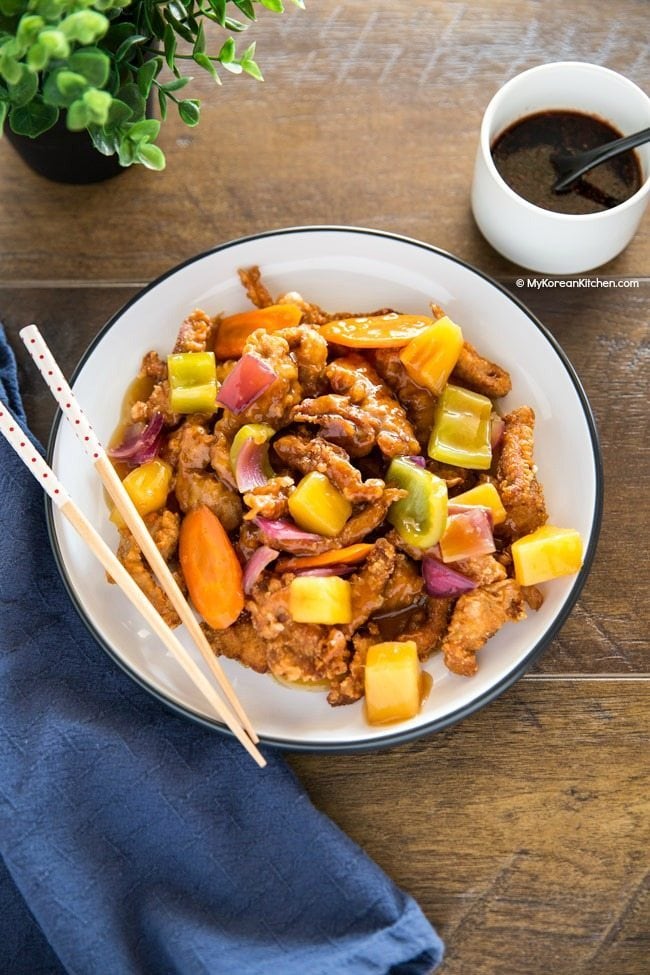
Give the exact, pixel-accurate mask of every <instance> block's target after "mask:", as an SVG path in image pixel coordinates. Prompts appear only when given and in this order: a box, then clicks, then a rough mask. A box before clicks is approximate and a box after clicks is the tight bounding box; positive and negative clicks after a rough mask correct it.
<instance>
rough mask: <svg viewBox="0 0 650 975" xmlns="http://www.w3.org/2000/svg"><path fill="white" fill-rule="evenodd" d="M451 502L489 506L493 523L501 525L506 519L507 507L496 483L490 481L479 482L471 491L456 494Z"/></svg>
mask: <svg viewBox="0 0 650 975" xmlns="http://www.w3.org/2000/svg"><path fill="white" fill-rule="evenodd" d="M449 503H450V504H472V505H473V504H476V505H479V507H481V508H489V509H490V511H491V512H492V524H493V525H501V524H503V522H504V521H505V520H506V509H505V508H504V507H503V504H502V503H501V498H500V496H499V492H498V491H497V489H496V488H495V486H494V484H491V483H490V482H489V481H488V482H486V483H485V484H477V485H476V487H474V488H472V489H471V490H470V491H465V492H464V493H463V494H458V495H456V497H455V498H452V499H451V501H450V502H449Z"/></svg>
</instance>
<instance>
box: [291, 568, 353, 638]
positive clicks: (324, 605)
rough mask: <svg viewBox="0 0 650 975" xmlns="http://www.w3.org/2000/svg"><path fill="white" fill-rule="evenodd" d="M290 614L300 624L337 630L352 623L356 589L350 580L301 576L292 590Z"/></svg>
mask: <svg viewBox="0 0 650 975" xmlns="http://www.w3.org/2000/svg"><path fill="white" fill-rule="evenodd" d="M289 612H290V613H291V618H292V619H293V620H294V621H295V622H296V623H323V624H327V625H328V626H334V625H335V624H337V623H350V622H351V620H352V587H351V586H350V583H349V582H348V581H347V580H346V579H340V578H339V577H338V576H330V577H329V578H327V579H323V578H313V577H312V578H310V577H305V576H298V577H297V578H295V579H292V581H291V585H290V587H289Z"/></svg>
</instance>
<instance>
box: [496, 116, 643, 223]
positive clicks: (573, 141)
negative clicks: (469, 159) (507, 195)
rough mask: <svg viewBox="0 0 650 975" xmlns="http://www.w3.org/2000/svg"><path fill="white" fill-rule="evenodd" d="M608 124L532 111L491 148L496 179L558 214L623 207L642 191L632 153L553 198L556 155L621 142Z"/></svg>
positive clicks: (505, 132)
mask: <svg viewBox="0 0 650 975" xmlns="http://www.w3.org/2000/svg"><path fill="white" fill-rule="evenodd" d="M621 135H622V133H621V132H618V131H617V130H616V129H615V128H614V127H613V126H612V125H610V124H609V123H608V122H605V121H603V120H602V119H600V118H597V117H596V116H593V115H586V114H584V113H583V112H574V111H565V110H554V111H545V112H536V113H535V114H534V115H527V116H525V117H524V118H521V119H518V120H517V121H516V122H513V124H512V125H510V126H509V127H508V128H507V129H506V130H505V131H504V132H502V133H501V134H500V135H499V136H498V137H497V138H496V139H495V141H494V142H493V144H492V146H491V153H492V159H493V160H494V165H495V166H496V168H497V170H498V172H499V175H500V176H501V177H502V179H503V180H504V181H505V182H506V183H507V184H508V186H510V188H511V189H513V190H514V191H515V193H517V194H518V195H519V196H521V197H523V198H524V199H525V200H528V202H529V203H534V204H535V206H538V207H542V208H543V209H544V210H554V211H555V212H556V213H578V214H580V213H598V212H599V211H601V210H610V209H611V208H612V207H615V206H618V205H619V204H620V203H624V202H625V200H627V199H629V198H630V197H631V196H633V195H634V194H635V193H636V192H637V190H638V189H640V187H641V184H642V182H643V179H642V175H641V167H640V165H639V160H638V157H637V155H636V153H635V152H634V150H629V151H628V152H624V153H621V154H620V155H619V156H615V157H614V158H613V159H610V160H608V161H607V162H604V163H601V164H600V165H599V166H596V167H595V168H594V169H592V170H590V172H588V173H585V175H584V176H582V177H580V178H579V179H577V180H576V181H575V182H574V183H573V184H572V185H571V186H570V187H569V188H568V189H567V190H564V191H562V192H561V193H556V192H555V191H554V190H553V185H554V183H555V181H556V180H557V179H558V173H557V170H556V169H555V167H554V165H553V163H552V162H551V156H552V154H553V153H555V152H584V151H585V150H587V149H595V148H596V147H597V146H602V145H604V144H605V143H606V142H612V141H613V140H614V139H620V138H621Z"/></svg>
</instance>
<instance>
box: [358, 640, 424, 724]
mask: <svg viewBox="0 0 650 975" xmlns="http://www.w3.org/2000/svg"><path fill="white" fill-rule="evenodd" d="M421 686H422V670H421V668H420V661H419V658H418V651H417V646H416V645H415V642H414V641H413V640H405V641H403V642H402V643H399V642H390V643H376V644H375V645H374V646H372V647H370V649H369V650H368V656H367V658H366V669H365V691H366V713H367V716H368V721H369V722H370V724H387V723H388V722H391V721H406V720H407V718H413V717H415V715H416V714H417V713H418V711H419V710H420V701H421Z"/></svg>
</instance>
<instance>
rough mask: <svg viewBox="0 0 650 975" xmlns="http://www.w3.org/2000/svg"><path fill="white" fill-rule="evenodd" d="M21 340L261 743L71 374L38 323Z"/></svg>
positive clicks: (221, 682) (239, 715)
mask: <svg viewBox="0 0 650 975" xmlns="http://www.w3.org/2000/svg"><path fill="white" fill-rule="evenodd" d="M20 337H21V339H22V340H23V342H24V344H25V347H26V349H27V351H28V352H29V354H30V355H31V357H32V359H33V360H34V362H35V364H36V366H37V367H38V369H39V371H40V373H41V375H42V377H43V379H44V380H45V382H46V383H47V385H48V386H49V389H50V392H51V393H52V395H53V396H54V398H55V400H56V401H57V403H58V404H59V406H60V407H61V412H62V413H63V415H64V417H65V418H66V420H67V421H68V423H69V424H70V426H71V427H72V429H73V431H74V432H75V434H76V436H77V437H78V439H79V441H80V442H81V445H82V446H83V448H84V450H85V452H86V454H87V455H88V457H89V458H90V460H91V462H92V464H93V466H94V467H95V470H96V471H97V473H98V474H99V477H100V478H101V481H102V483H103V485H104V487H105V488H106V490H107V491H108V493H109V495H110V497H111V498H112V500H113V502H114V504H115V507H116V508H117V510H118V511H119V513H120V514H121V516H122V518H123V519H124V521H125V522H126V524H127V526H128V528H129V530H130V531H131V534H132V535H133V537H134V538H135V540H136V542H137V543H138V546H139V548H140V550H141V552H142V553H143V555H144V556H145V558H146V560H147V562H148V563H149V565H150V566H151V568H152V570H153V572H154V574H155V576H156V578H157V580H158V582H159V583H160V585H161V587H162V589H163V590H164V591H165V593H166V594H167V596H168V597H169V599H170V601H171V603H172V606H173V607H174V609H175V610H176V612H177V613H178V615H179V617H180V619H181V620H182V621H183V623H184V624H185V626H186V628H187V630H188V631H189V633H190V636H191V637H192V639H193V641H194V643H195V644H196V646H197V647H198V649H199V651H200V653H201V656H202V657H203V659H204V660H205V662H206V664H207V665H208V667H209V669H210V671H211V673H212V674H213V676H214V678H215V679H216V681H217V682H218V684H219V686H220V688H221V690H222V692H223V694H224V696H225V698H226V699H227V701H228V704H229V705H230V706H231V707H232V709H233V711H234V712H235V714H236V715H237V718H238V719H239V721H240V722H241V724H242V725H243V727H244V729H245V731H246V733H247V734H248V736H249V737H250V738H251V739H252V741H254V742H256V743H257V742H258V741H259V738H258V736H257V734H256V732H255V729H254V728H253V725H252V724H251V721H250V719H249V717H248V715H247V714H246V712H245V711H244V708H243V707H242V705H241V703H240V701H239V699H238V698H237V695H236V694H235V691H234V690H233V688H232V686H231V684H230V682H229V680H228V678H227V677H226V674H225V672H224V670H223V668H222V666H221V664H220V663H219V661H218V660H217V658H216V657H215V655H214V651H213V650H212V647H211V646H210V644H209V643H208V641H207V638H206V636H205V634H204V633H203V630H202V629H201V627H200V625H199V622H198V620H197V618H196V616H195V615H194V613H193V612H192V608H191V606H190V605H189V604H188V602H187V600H186V599H185V596H184V595H183V593H182V592H181V590H180V588H179V586H178V583H177V582H176V580H175V579H174V577H173V575H172V573H171V570H170V569H169V566H168V565H167V563H166V562H165V560H164V559H163V557H162V555H161V554H160V552H159V551H158V548H157V547H156V543H155V542H154V540H153V538H152V537H151V535H150V533H149V530H148V529H147V526H146V525H145V523H144V521H143V520H142V518H141V516H140V514H139V513H138V511H137V509H136V507H135V505H134V504H133V502H132V501H131V498H130V497H129V495H128V494H127V492H126V490H125V488H124V487H123V485H122V482H121V480H120V478H119V477H118V475H117V474H116V472H115V468H114V467H113V465H112V464H111V462H110V460H109V458H108V456H107V454H106V451H105V450H104V448H103V447H102V445H101V443H100V442H99V439H98V438H97V436H96V434H95V432H94V430H93V428H92V426H91V425H90V422H89V421H88V418H87V417H86V415H85V414H84V412H83V410H82V409H81V407H80V405H79V403H78V402H77V400H76V398H75V396H74V393H73V392H72V390H71V389H70V386H69V385H68V383H67V380H66V378H65V376H64V375H63V373H62V372H61V369H60V368H59V366H58V363H57V362H56V360H55V358H54V356H53V355H52V353H51V352H50V350H49V348H48V346H47V344H46V342H45V340H44V338H43V336H42V335H41V333H40V332H39V330H38V328H37V327H36V325H28V326H27V327H26V328H23V329H22V330H21V332H20Z"/></svg>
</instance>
